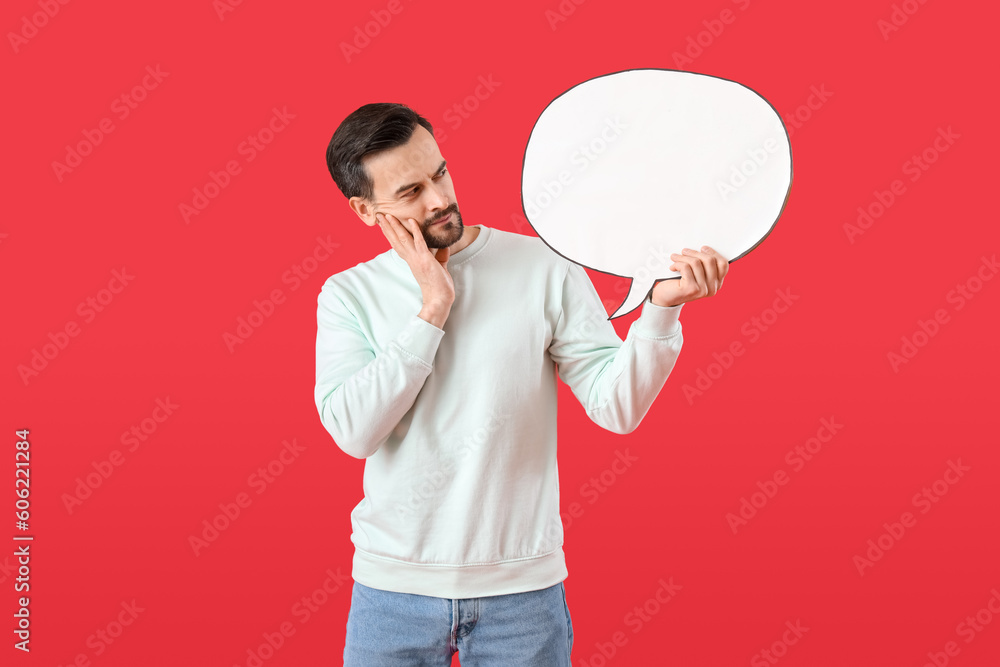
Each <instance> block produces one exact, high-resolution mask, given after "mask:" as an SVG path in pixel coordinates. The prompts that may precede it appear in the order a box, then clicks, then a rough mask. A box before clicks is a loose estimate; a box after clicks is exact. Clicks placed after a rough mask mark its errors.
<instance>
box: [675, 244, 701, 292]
mask: <svg viewBox="0 0 1000 667" xmlns="http://www.w3.org/2000/svg"><path fill="white" fill-rule="evenodd" d="M671 257H674V258H676V261H674V263H673V264H671V265H670V270H671V271H676V272H677V273H679V274H681V277H680V280H679V281H678V282H677V289H678V290H679V291H680V294H681V296H682V297H688V296H690V295H691V293H692V286H697V282H698V281H697V280H696V279H695V275H694V272H693V271H692V270H691V265H690V264H688V263H687V262H684V261H682V257H681V256H680V255H676V254H675V255H671Z"/></svg>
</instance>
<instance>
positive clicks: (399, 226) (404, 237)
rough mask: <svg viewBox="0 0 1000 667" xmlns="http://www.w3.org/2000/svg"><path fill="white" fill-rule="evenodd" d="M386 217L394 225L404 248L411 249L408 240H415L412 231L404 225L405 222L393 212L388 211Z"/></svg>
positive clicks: (394, 229)
mask: <svg viewBox="0 0 1000 667" xmlns="http://www.w3.org/2000/svg"><path fill="white" fill-rule="evenodd" d="M385 219H386V220H388V221H389V224H390V225H391V226H392V229H393V231H394V232H396V236H397V237H398V240H399V244H400V245H401V246H403V247H404V248H406V249H407V250H409V248H410V245H409V243H408V241H412V240H413V238H412V236H411V234H410V232H409V231H408V230H407V229H406V227H404V226H403V223H402V222H400V221H399V218H397V217H396V216H394V215H393V214H392V213H386V214H385Z"/></svg>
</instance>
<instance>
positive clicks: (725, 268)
mask: <svg viewBox="0 0 1000 667" xmlns="http://www.w3.org/2000/svg"><path fill="white" fill-rule="evenodd" d="M701 251H702V252H704V253H706V254H708V255H712V256H714V257H715V265H716V266H717V267H718V273H717V274H716V275H718V276H719V287H722V281H723V280H725V278H726V274H727V273H729V260H727V259H726V258H725V257H723V256H722V254H721V253H719V251H718V250H715V249H714V248H711V247H709V246H707V245H705V246H702V247H701Z"/></svg>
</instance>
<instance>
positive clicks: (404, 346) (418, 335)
mask: <svg viewBox="0 0 1000 667" xmlns="http://www.w3.org/2000/svg"><path fill="white" fill-rule="evenodd" d="M442 336H444V329H438V328H437V327H436V326H434V325H433V324H431V323H430V322H428V321H427V320H425V319H423V318H421V317H420V316H418V315H414V316H413V318H412V319H411V320H410V321H409V322H408V323H407V324H406V326H405V327H404V328H403V330H402V331H401V332H399V335H398V336H396V341H395V342H396V344H397V345H398V346H399V347H400V349H401V350H403V352H405V353H407V354H409V355H410V356H412V357H416V358H417V359H419V360H420V361H422V362H423V363H424V364H426V365H427V366H432V365H433V364H434V354H435V353H436V352H437V349H438V345H439V344H440V343H441V337H442Z"/></svg>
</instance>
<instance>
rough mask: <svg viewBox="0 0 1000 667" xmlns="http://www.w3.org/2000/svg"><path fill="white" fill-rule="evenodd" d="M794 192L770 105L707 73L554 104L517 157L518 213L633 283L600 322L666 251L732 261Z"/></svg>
mask: <svg viewBox="0 0 1000 667" xmlns="http://www.w3.org/2000/svg"><path fill="white" fill-rule="evenodd" d="M791 184H792V150H791V144H790V143H789V139H788V132H787V131H786V130H785V126H784V124H782V122H781V117H780V116H779V115H778V113H777V112H776V111H775V110H774V107H772V106H771V104H770V103H769V102H768V101H767V100H765V99H764V98H763V97H761V96H760V95H758V94H757V93H756V92H754V91H753V90H751V89H749V88H747V87H746V86H744V85H742V84H740V83H736V82H734V81H729V80H727V79H720V78H718V77H714V76H708V75H706V74H694V73H691V72H683V71H677V70H666V69H633V70H625V71H623V72H615V73H612V74H605V75H602V76H599V77H596V78H594V79H590V80H588V81H585V82H583V83H580V84H578V85H576V86H574V87H573V88H570V89H569V90H567V91H566V92H564V93H563V94H562V95H560V96H559V97H557V98H555V99H554V100H552V102H550V103H549V105H548V106H547V107H546V108H545V110H544V111H543V112H542V114H541V116H539V118H538V120H537V121H536V122H535V126H534V128H533V129H532V131H531V136H530V137H529V138H528V145H527V148H526V149H525V152H524V166H523V170H522V174H521V204H522V206H523V208H524V212H525V215H526V216H527V218H528V221H529V222H530V224H531V226H532V228H533V229H534V230H535V232H536V233H537V234H538V236H539V237H541V239H542V240H543V241H545V243H546V244H547V245H548V246H549V247H551V248H552V249H553V250H555V251H556V252H557V253H559V254H560V255H562V256H563V257H566V258H567V259H569V260H571V261H573V262H576V263H577V264H581V265H583V266H586V267H588V268H592V269H595V270H597V271H601V272H603V273H610V274H613V275H618V276H623V277H627V278H632V286H631V288H630V289H629V293H628V296H626V297H625V300H624V302H623V303H622V304H621V306H619V307H618V309H617V310H616V311H615V313H614V314H613V315H611V317H610V318H609V319H613V318H615V317H620V316H621V315H625V314H627V313H629V312H631V311H632V310H635V309H636V308H637V307H639V305H641V303H642V301H643V300H644V299H645V297H646V295H647V294H648V293H649V291H650V289H652V287H653V284H654V282H655V281H656V280H659V279H665V278H679V277H680V273H679V272H676V271H671V270H670V269H669V268H668V267H669V266H670V265H671V264H672V263H673V262H672V261H671V260H670V254H671V253H679V252H680V251H681V250H682V249H683V248H694V249H698V248H700V247H701V246H703V245H708V246H711V247H712V248H714V249H715V250H717V251H718V252H719V253H720V254H722V255H723V256H724V257H725V258H726V259H728V260H729V261H730V262H733V261H735V260H736V259H739V258H740V257H742V256H743V255H746V254H747V253H748V252H750V251H751V250H753V249H754V248H755V247H756V246H757V245H758V244H760V242H761V241H763V240H764V238H765V237H766V236H767V235H768V234H769V233H770V232H771V230H772V229H773V228H774V225H775V223H776V222H777V220H778V217H779V216H780V215H781V211H782V209H783V208H784V206H785V202H786V201H787V199H788V193H789V190H790V188H791Z"/></svg>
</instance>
